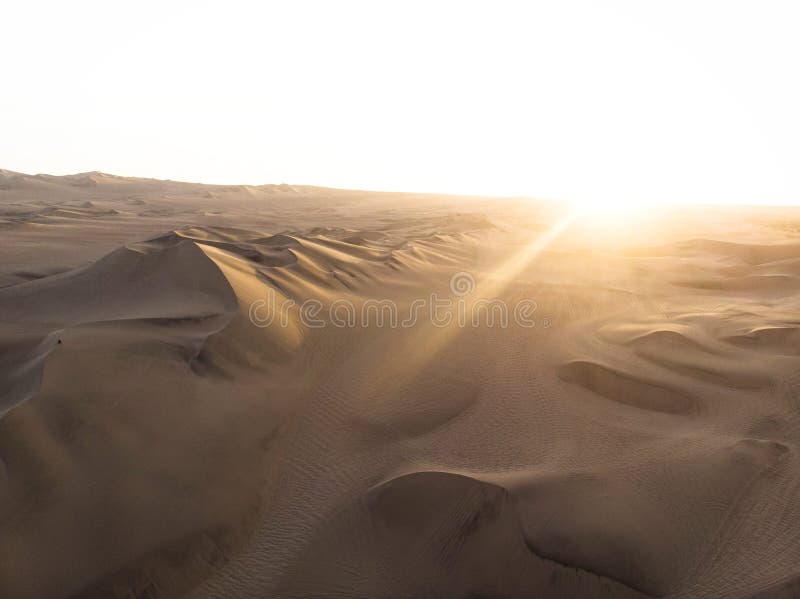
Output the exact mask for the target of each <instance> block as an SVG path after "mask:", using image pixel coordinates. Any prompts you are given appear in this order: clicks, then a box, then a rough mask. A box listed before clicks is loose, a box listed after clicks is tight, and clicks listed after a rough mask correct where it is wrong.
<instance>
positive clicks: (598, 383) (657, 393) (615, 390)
mask: <svg viewBox="0 0 800 599" xmlns="http://www.w3.org/2000/svg"><path fill="white" fill-rule="evenodd" d="M557 372H558V376H559V377H560V378H562V379H563V380H565V381H567V382H570V383H575V384H577V385H580V386H581V387H584V388H586V389H588V390H590V391H594V392H595V393H597V394H599V395H602V396H603V397H605V398H607V399H610V400H613V401H617V402H619V403H622V404H626V405H629V406H633V407H636V408H641V409H644V410H652V411H655V412H663V413H665V414H691V413H692V412H695V411H696V410H697V403H696V400H695V399H694V398H693V397H692V396H691V395H689V394H687V393H685V392H683V391H680V390H678V389H676V388H672V387H669V386H667V385H663V384H662V383H658V382H656V381H652V380H649V379H646V378H644V377H640V376H635V375H631V374H627V373H624V372H622V371H620V370H615V369H613V368H611V367H609V366H606V365H604V364H602V363H599V362H592V361H589V360H573V361H571V362H567V363H566V364H562V365H561V366H559V367H558V369H557Z"/></svg>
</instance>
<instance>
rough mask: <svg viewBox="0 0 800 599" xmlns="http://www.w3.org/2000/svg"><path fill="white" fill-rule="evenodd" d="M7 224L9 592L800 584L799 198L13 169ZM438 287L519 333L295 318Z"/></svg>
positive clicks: (409, 301)
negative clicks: (643, 213)
mask: <svg viewBox="0 0 800 599" xmlns="http://www.w3.org/2000/svg"><path fill="white" fill-rule="evenodd" d="M0 239H1V240H2V242H1V243H0V413H2V418H0V458H2V471H1V473H0V596H2V597H8V598H21V599H34V598H35V599H39V598H41V599H51V598H60V597H64V598H67V597H78V598H89V597H183V596H186V597H203V598H220V599H223V598H225V599H227V598H230V597H236V598H239V597H241V598H253V599H264V598H273V597H274V598H284V597H285V598H310V597H369V598H387V599H389V598H392V599H393V598H398V597H463V598H478V597H492V598H511V597H586V598H592V599H594V598H599V597H647V596H652V597H687V598H688V597H700V598H711V597H720V598H722V597H725V598H731V597H742V598H744V597H764V598H773V597H787V598H788V597H796V596H800V460H799V458H798V452H800V390H799V389H800V297H799V296H798V291H800V210H796V209H789V208H781V209H777V208H776V209H768V208H762V209H748V208H694V209H688V208H683V209H678V208H675V209H669V210H666V209H665V210H662V211H660V212H658V213H656V212H653V213H651V214H650V216H649V217H648V218H643V219H641V220H627V215H619V216H617V217H615V218H610V219H609V218H605V217H603V215H598V214H588V215H587V214H583V215H575V214H573V213H571V211H570V210H569V209H568V208H566V207H562V206H558V205H555V204H548V203H544V202H536V201H532V200H522V199H493V198H477V197H472V198H459V197H451V196H426V195H423V194H391V193H371V192H364V191H343V190H330V189H323V188H312V187H297V186H288V185H280V186H277V185H276V186H259V187H249V186H210V185H198V184H188V183H177V182H165V181H154V180H144V179H131V178H122V177H114V176H111V175H105V174H102V173H87V174H82V175H74V176H70V177H51V176H43V175H39V176H29V175H20V174H17V173H10V172H8V171H0ZM458 273H461V275H460V276H462V277H463V276H464V273H467V274H468V278H467V279H466V282H467V283H468V287H470V285H471V283H472V282H473V281H474V283H475V287H474V288H471V287H470V288H469V289H466V290H465V289H462V288H461V287H458V288H454V287H452V286H451V282H452V278H453V277H454V275H458ZM462 282H463V281H462ZM465 291H468V293H465ZM432 293H436V294H437V295H438V296H439V297H441V298H447V299H450V300H452V301H454V302H459V301H460V302H462V303H463V305H464V306H466V307H467V309H472V307H473V306H474V305H476V303H479V302H481V301H485V300H500V301H503V302H505V304H506V305H507V306H512V307H513V306H514V305H517V304H518V303H519V302H520V301H521V300H532V301H533V302H535V304H533V305H534V306H535V310H534V311H533V316H532V318H533V320H534V321H535V324H534V326H532V327H529V326H525V327H523V326H520V325H519V324H518V323H516V322H515V321H514V319H513V317H512V318H510V320H509V322H508V323H507V326H506V327H502V326H500V325H501V323H500V322H497V321H496V322H490V321H489V319H488V317H487V318H483V319H479V321H478V322H477V324H473V323H469V324H468V326H460V325H461V324H462V323H459V322H458V319H457V318H454V319H453V320H452V321H451V322H450V323H449V324H447V323H445V324H444V325H442V323H434V322H431V321H430V319H429V318H426V317H423V318H420V319H419V320H418V321H417V322H416V323H415V324H414V326H407V327H403V326H397V327H391V326H388V325H387V323H386V322H384V323H383V326H381V325H380V323H379V322H378V321H377V320H370V321H369V322H363V321H361V320H359V322H357V323H356V326H333V325H332V324H331V323H330V322H327V323H326V324H327V326H322V327H316V326H310V325H309V323H308V322H304V320H303V319H302V318H301V317H300V314H299V312H298V310H297V306H299V305H300V304H301V303H302V302H303V301H305V300H309V299H312V300H315V301H316V302H318V304H319V306H321V310H322V313H325V311H326V310H328V309H329V308H330V307H331V306H332V305H334V304H335V303H336V302H340V303H341V302H350V303H351V304H352V305H353V306H355V307H357V308H359V309H360V308H362V307H363V305H364V303H365V302H368V301H370V300H376V299H377V300H391V301H392V302H394V305H396V306H397V307H398V310H399V314H400V316H401V317H402V316H403V315H406V314H408V313H409V310H411V307H412V305H413V304H414V302H415V300H418V299H420V298H422V299H424V298H429V297H430V295H431V294H432ZM265 298H271V299H272V300H273V301H279V302H294V304H285V305H293V306H295V307H294V308H289V309H287V311H286V314H285V319H284V322H278V321H276V322H273V323H271V324H269V325H268V326H255V325H254V324H253V322H252V320H251V307H252V306H253V303H254V302H259V301H263V300H264V299H265ZM482 314H483V316H484V317H485V316H486V313H482ZM261 324H263V323H261ZM437 325H441V326H437Z"/></svg>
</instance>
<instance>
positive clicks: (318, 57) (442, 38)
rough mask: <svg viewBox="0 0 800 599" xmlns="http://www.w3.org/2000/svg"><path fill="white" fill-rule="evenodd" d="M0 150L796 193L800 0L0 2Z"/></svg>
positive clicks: (192, 172) (57, 160)
mask: <svg viewBox="0 0 800 599" xmlns="http://www.w3.org/2000/svg"><path fill="white" fill-rule="evenodd" d="M0 18H2V22H3V25H2V34H0V56H2V62H1V63H0V167H2V168H7V169H11V170H18V171H23V172H32V173H37V172H47V173H53V174H65V173H72V172H79V171H88V170H102V171H106V172H111V173H116V174H122V175H138V176H149V177H158V178H171V179H182V180H190V181H203V182H218V183H252V184H256V183H268V182H275V183H277V182H282V181H287V182H291V183H312V184H321V185H330V186H337V187H349V188H354V187H358V188H370V189H392V190H394V189H397V190H419V191H445V192H458V193H488V194H510V195H534V196H549V197H565V198H573V199H584V200H587V199H588V200H591V201H596V202H611V201H630V202H640V201H641V202H646V201H650V200H680V201H710V202H750V203H800V77H798V73H800V64H798V63H800V34H798V32H799V31H800V3H798V2H796V1H786V2H777V1H770V0H752V1H749V2H740V1H736V0H720V1H710V0H705V1H704V0H691V1H682V0H670V1H668V2H667V1H663V2H656V1H643V0H631V1H622V0H609V1H604V2H602V1H590V0H586V1H564V0H559V1H555V0H548V1H542V2H535V1H528V2H503V1H497V0H494V1H488V0H487V1H485V2H469V1H463V0H462V1H460V2H446V1H436V0H428V1H426V2H414V1H407V0H406V1H402V2H401V1H396V2H384V1H377V0H372V1H364V2H353V1H344V0H337V1H335V2H330V1H329V2H322V1H320V2H311V1H302V0H300V1H298V0H293V1H281V2H271V1H259V2H246V1H243V0H228V1H225V2H217V1H197V0H195V1H191V2H189V1H186V2H184V1H172V2H170V1H163V0H162V1H160V2H153V1H150V0H145V1H141V0H140V1H137V2H133V1H125V2H123V1H111V0H104V1H93V0H72V1H70V2H65V1H63V0H55V1H42V0H25V1H20V0H6V1H5V2H4V3H3V7H2V12H1V13H0Z"/></svg>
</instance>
